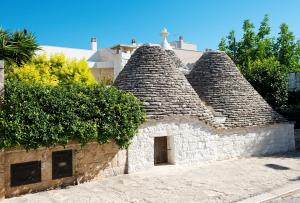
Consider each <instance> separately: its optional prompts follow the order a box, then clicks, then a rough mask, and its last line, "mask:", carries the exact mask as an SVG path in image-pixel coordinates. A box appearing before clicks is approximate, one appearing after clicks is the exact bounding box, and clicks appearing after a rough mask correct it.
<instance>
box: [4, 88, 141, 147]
mask: <svg viewBox="0 0 300 203" xmlns="http://www.w3.org/2000/svg"><path fill="white" fill-rule="evenodd" d="M144 120H145V113H144V111H143V110H142V109H141V103H140V101H139V100H138V99H137V98H136V97H134V96H133V95H132V94H131V93H126V92H123V91H120V90H118V89H116V88H114V87H105V86H101V85H90V86H83V85H79V84H77V85H75V84H73V85H67V86H44V85H38V84H28V83H27V84H24V83H21V82H7V83H6V86H5V100H4V104H3V108H2V109H1V111H0V124H1V129H0V130H1V132H0V133H1V136H0V148H11V147H16V146H23V147H24V148H26V149H36V148H38V147H50V146H54V145H57V144H58V145H66V144H67V143H68V142H69V141H71V140H73V141H78V142H79V143H81V144H82V145H84V144H86V143H87V142H90V141H94V140H97V141H98V142H99V143H101V144H103V143H106V142H109V140H114V141H115V142H116V143H117V144H118V145H119V146H120V147H121V148H127V147H128V146H129V144H130V140H131V139H132V138H133V136H134V135H135V134H136V132H137V129H138V127H139V126H140V125H141V124H142V123H143V122H144Z"/></svg>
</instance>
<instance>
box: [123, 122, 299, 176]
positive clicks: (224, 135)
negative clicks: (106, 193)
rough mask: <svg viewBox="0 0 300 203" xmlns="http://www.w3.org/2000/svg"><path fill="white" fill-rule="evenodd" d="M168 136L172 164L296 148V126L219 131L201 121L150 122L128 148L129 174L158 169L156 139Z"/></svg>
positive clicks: (169, 160) (223, 158)
mask: <svg viewBox="0 0 300 203" xmlns="http://www.w3.org/2000/svg"><path fill="white" fill-rule="evenodd" d="M160 136H167V142H168V162H169V163H171V164H196V163H202V162H206V161H216V160H225V159H230V158H235V157H247V156H253V155H263V154H274V153H279V152H286V151H289V150H293V149H294V148H295V141H294V129H293V124H290V123H282V124H275V125H268V126H264V127H253V128H241V129H235V130H222V131H215V130H213V129H210V128H208V127H207V126H206V125H205V124H204V123H202V122H201V121H199V120H192V119H186V118H182V119H171V120H163V121H162V120H160V121H153V120H152V121H148V122H147V123H145V124H144V125H143V126H142V127H141V128H140V130H139V132H138V135H137V136H136V137H135V138H134V140H133V143H132V144H131V146H130V147H129V149H128V173H132V172H135V171H140V170H145V169H148V168H151V167H153V166H154V137H160Z"/></svg>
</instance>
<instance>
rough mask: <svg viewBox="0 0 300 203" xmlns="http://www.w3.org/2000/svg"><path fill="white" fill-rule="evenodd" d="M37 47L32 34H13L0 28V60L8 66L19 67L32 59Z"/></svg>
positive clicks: (17, 32) (18, 32) (22, 32)
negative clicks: (14, 65)
mask: <svg viewBox="0 0 300 203" xmlns="http://www.w3.org/2000/svg"><path fill="white" fill-rule="evenodd" d="M37 50H39V45H38V44H37V42H36V38H35V36H34V35H33V34H32V33H27V31H26V30H24V31H16V32H13V33H10V32H8V31H7V30H4V29H2V28H0V60H4V61H5V62H6V63H7V64H8V65H12V64H16V65H18V66H20V65H21V64H23V63H26V62H28V61H30V60H31V59H32V57H33V56H34V53H35V51H37Z"/></svg>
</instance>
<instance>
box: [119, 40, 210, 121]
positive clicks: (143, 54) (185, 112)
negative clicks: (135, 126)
mask: <svg viewBox="0 0 300 203" xmlns="http://www.w3.org/2000/svg"><path fill="white" fill-rule="evenodd" d="M114 86H116V87H118V88H119V89H121V90H125V91H129V92H132V93H133V94H134V95H135V96H136V97H138V98H139V99H140V100H141V101H142V102H143V104H144V109H145V110H146V113H147V116H148V118H151V119H160V118H164V117H166V116H174V115H177V116H197V117H199V119H200V120H203V121H205V122H206V123H209V124H211V125H213V126H214V118H213V115H212V113H211V112H210V111H209V110H208V109H207V108H206V107H205V106H204V104H203V103H202V102H201V100H200V99H199V97H198V95H197V93H196V92H195V90H194V89H193V88H192V86H191V85H190V84H189V82H188V81H187V79H186V78H185V76H184V75H183V74H182V73H181V72H180V70H178V68H176V67H175V64H174V62H173V61H172V59H171V58H170V57H169V56H168V54H167V53H166V51H165V50H163V49H161V48H160V47H158V46H141V47H139V48H138V49H137V50H136V51H135V52H134V54H133V55H132V56H131V58H130V59H129V60H128V62H127V64H126V65H125V67H124V68H123V70H122V71H121V72H120V74H119V75H118V77H117V78H116V80H115V82H114Z"/></svg>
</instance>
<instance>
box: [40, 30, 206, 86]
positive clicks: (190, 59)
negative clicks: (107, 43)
mask: <svg viewBox="0 0 300 203" xmlns="http://www.w3.org/2000/svg"><path fill="white" fill-rule="evenodd" d="M168 34H169V33H168V31H167V29H165V28H164V29H163V30H162V31H161V33H160V35H161V36H162V37H163V41H162V43H161V46H162V47H164V48H165V49H172V50H173V51H174V52H175V54H176V55H177V56H178V58H179V59H180V60H181V61H182V62H183V64H184V65H186V67H188V68H189V69H191V68H192V66H193V64H194V63H195V62H196V61H197V60H198V59H199V57H200V56H201V55H202V52H200V51H198V50H197V45H196V44H192V43H187V42H185V41H184V40H183V37H182V36H180V37H179V40H178V41H173V42H170V43H169V42H168V40H167V36H168ZM140 45H141V44H137V43H136V42H135V40H132V42H131V43H130V44H117V45H115V46H112V47H110V48H100V49H98V44H97V39H96V38H95V37H92V38H91V42H90V46H91V48H90V49H77V48H67V47H58V46H47V45H42V46H41V47H40V48H41V50H40V51H38V54H46V55H53V54H64V55H65V56H66V57H67V58H70V59H77V60H80V59H85V60H86V61H87V62H88V64H89V67H90V68H91V71H92V73H93V75H94V77H95V78H96V80H101V79H104V78H114V79H115V78H116V77H117V75H118V74H119V73H120V71H121V70H122V69H123V67H124V66H125V65H126V63H127V61H128V59H129V58H130V56H131V54H132V53H133V52H134V51H135V49H136V48H137V47H139V46H140Z"/></svg>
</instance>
